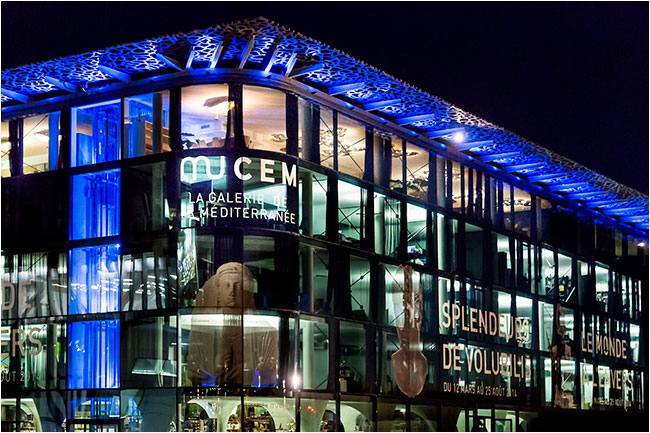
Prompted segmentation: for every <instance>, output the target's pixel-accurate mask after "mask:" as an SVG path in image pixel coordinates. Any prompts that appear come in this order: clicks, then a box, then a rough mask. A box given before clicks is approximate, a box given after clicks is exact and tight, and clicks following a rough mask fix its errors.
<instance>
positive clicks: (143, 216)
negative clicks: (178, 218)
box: [124, 162, 189, 233]
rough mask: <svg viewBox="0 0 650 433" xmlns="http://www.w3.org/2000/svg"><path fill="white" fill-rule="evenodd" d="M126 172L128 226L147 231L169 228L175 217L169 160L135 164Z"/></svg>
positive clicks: (131, 229)
mask: <svg viewBox="0 0 650 433" xmlns="http://www.w3.org/2000/svg"><path fill="white" fill-rule="evenodd" d="M124 176H125V177H126V179H125V186H126V188H125V189H126V191H125V194H124V195H125V196H126V197H125V198H126V206H125V207H126V227H127V230H128V231H129V232H130V233H146V232H152V231H158V230H163V229H166V228H168V227H169V225H170V224H171V221H170V214H169V202H168V200H167V182H166V175H165V163H164V162H159V163H154V164H144V165H138V166H131V167H128V168H126V169H124ZM184 185H185V184H183V186H184ZM181 197H182V198H181V203H182V204H185V205H186V204H187V200H183V198H185V196H181ZM182 219H184V218H182ZM188 225H189V224H188Z"/></svg>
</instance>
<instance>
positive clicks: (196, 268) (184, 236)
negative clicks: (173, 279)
mask: <svg viewBox="0 0 650 433" xmlns="http://www.w3.org/2000/svg"><path fill="white" fill-rule="evenodd" d="M214 251H215V239H214V237H213V236H208V235H197V234H196V230H195V229H184V230H180V231H179V233H178V245H177V251H176V257H177V264H178V290H179V296H180V298H181V300H182V302H181V303H182V305H186V306H193V305H195V303H197V302H204V301H203V299H202V298H203V285H204V284H205V283H206V281H208V280H209V279H210V278H211V277H212V276H213V275H214V274H215V271H216V267H215V264H214ZM199 295H200V296H199ZM197 297H198V298H199V299H198V300H197V299H196V298H197ZM206 306H210V305H206ZM212 306H214V305H212Z"/></svg>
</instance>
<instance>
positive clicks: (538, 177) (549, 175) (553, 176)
mask: <svg viewBox="0 0 650 433" xmlns="http://www.w3.org/2000/svg"><path fill="white" fill-rule="evenodd" d="M562 176H566V173H547V174H538V175H535V176H528V177H527V179H528V181H529V182H540V181H542V180H551V179H557V178H558V177H562Z"/></svg>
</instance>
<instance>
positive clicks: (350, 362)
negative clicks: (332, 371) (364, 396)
mask: <svg viewBox="0 0 650 433" xmlns="http://www.w3.org/2000/svg"><path fill="white" fill-rule="evenodd" d="M340 325H341V327H340V331H339V332H340V337H339V338H340V340H339V350H340V353H341V365H340V366H339V387H340V390H341V392H357V393H359V392H364V391H365V390H366V374H367V372H368V370H367V368H370V366H366V330H365V328H364V327H363V325H360V324H357V323H349V322H340Z"/></svg>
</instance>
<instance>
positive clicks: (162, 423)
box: [120, 389, 176, 432]
mask: <svg viewBox="0 0 650 433" xmlns="http://www.w3.org/2000/svg"><path fill="white" fill-rule="evenodd" d="M120 405H121V407H122V415H121V417H120V418H121V420H122V426H121V429H120V430H122V431H133V432H141V431H142V432H153V431H174V430H176V390H175V389H129V390H122V392H121V393H120Z"/></svg>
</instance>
